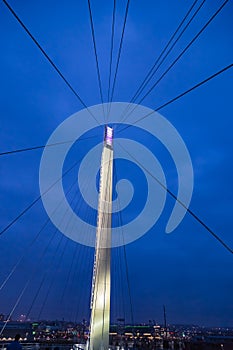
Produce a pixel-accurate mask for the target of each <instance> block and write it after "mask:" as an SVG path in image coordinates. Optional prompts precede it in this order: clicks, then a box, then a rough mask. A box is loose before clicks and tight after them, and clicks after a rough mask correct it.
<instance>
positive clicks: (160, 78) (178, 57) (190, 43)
mask: <svg viewBox="0 0 233 350" xmlns="http://www.w3.org/2000/svg"><path fill="white" fill-rule="evenodd" d="M228 1H229V0H225V1H224V3H223V4H222V5H221V6H220V7H219V8H218V10H217V11H215V13H214V14H213V15H212V16H211V18H210V19H209V20H208V21H207V22H206V23H205V25H204V26H203V27H202V28H201V30H200V31H199V32H198V33H197V34H196V35H195V36H194V38H193V39H192V40H191V41H190V42H189V43H188V45H187V46H186V47H185V48H184V49H183V51H182V52H181V53H180V54H179V55H178V56H177V57H176V59H175V60H174V61H173V62H172V64H171V65H170V66H169V67H168V68H167V69H166V70H165V72H164V73H163V74H162V75H161V76H160V77H159V78H158V79H157V81H156V82H155V83H154V84H153V85H152V86H151V88H150V89H149V90H148V92H147V93H146V94H145V95H143V97H142V98H141V99H140V101H139V102H138V105H140V104H141V103H142V101H144V99H145V98H146V97H147V96H148V95H149V94H150V93H151V92H152V91H153V90H154V88H155V87H156V86H157V85H158V83H159V82H160V81H161V80H162V79H163V78H164V77H165V75H166V74H167V73H168V72H169V71H170V69H171V68H172V67H173V66H174V65H175V64H176V62H178V60H179V59H180V58H181V57H182V56H183V54H184V53H185V52H186V51H187V50H188V49H189V47H190V46H191V45H192V44H193V43H194V42H195V41H196V39H197V38H198V37H199V36H200V35H201V34H202V32H203V31H204V30H205V29H206V28H207V27H208V25H209V24H210V23H211V22H212V21H213V20H214V18H215V17H216V16H217V15H218V14H219V12H220V11H221V10H222V9H223V8H224V6H225V5H226V4H227V3H228ZM136 108H137V105H136V106H134V108H133V109H132V110H131V111H130V112H129V114H128V115H126V116H125V118H124V119H123V121H125V120H126V119H127V118H128V117H129V116H130V115H131V114H132V112H133V111H134V110H135V109H136Z"/></svg>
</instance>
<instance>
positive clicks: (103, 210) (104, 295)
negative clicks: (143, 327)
mask: <svg viewBox="0 0 233 350" xmlns="http://www.w3.org/2000/svg"><path fill="white" fill-rule="evenodd" d="M112 177H113V148H112V129H111V128H109V127H106V129H105V141H104V147H103V152H102V159H101V170H100V191H99V203H98V219H97V229H96V247H95V261H94V269H93V281H92V300H91V309H92V311H91V324H90V343H89V349H90V350H100V349H101V350H108V349H109V325H110V284H111V276H110V268H111V267H110V265H111V224H112Z"/></svg>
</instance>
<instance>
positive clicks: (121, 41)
mask: <svg viewBox="0 0 233 350" xmlns="http://www.w3.org/2000/svg"><path fill="white" fill-rule="evenodd" d="M129 4H130V0H127V4H126V9H125V17H124V23H123V28H122V33H121V40H120V46H119V50H118V55H117V63H116V70H115V74H114V79H113V84H112V92H111V98H110V102H112V100H113V95H114V91H115V85H116V78H117V73H118V68H119V63H120V57H121V51H122V45H123V39H124V34H125V27H126V21H127V17H128V12H129Z"/></svg>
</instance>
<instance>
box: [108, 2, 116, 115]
mask: <svg viewBox="0 0 233 350" xmlns="http://www.w3.org/2000/svg"><path fill="white" fill-rule="evenodd" d="M115 17H116V0H113V11H112V28H111V32H112V34H111V48H110V60H109V74H108V102H109V99H110V85H111V78H112V55H113V44H114V34H115ZM108 113H109V112H108ZM108 113H107V114H108Z"/></svg>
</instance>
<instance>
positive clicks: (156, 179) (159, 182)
mask: <svg viewBox="0 0 233 350" xmlns="http://www.w3.org/2000/svg"><path fill="white" fill-rule="evenodd" d="M118 144H119V146H120V147H121V148H122V149H123V150H124V151H125V152H126V153H127V154H128V155H129V156H130V157H131V158H132V159H133V160H134V161H135V162H136V163H137V164H138V165H139V166H140V167H142V168H143V169H144V170H145V171H146V172H147V173H148V174H149V175H150V176H151V177H152V178H153V179H154V180H155V181H156V182H157V183H158V184H159V185H160V186H161V187H162V188H163V189H164V190H165V191H166V192H167V193H168V194H169V195H170V196H171V197H172V198H174V199H175V200H176V201H177V202H178V203H179V204H180V205H181V206H182V207H183V208H185V210H187V212H188V213H189V214H190V215H191V216H192V217H193V218H194V219H195V220H196V221H198V222H199V224H201V225H202V226H203V227H204V228H205V229H206V230H207V231H208V232H209V233H210V234H211V235H212V236H213V237H214V238H215V239H216V240H217V241H219V243H220V244H221V245H222V246H223V247H224V248H226V249H227V250H228V251H229V252H230V253H231V254H233V249H231V248H230V247H229V246H228V245H227V244H226V243H225V242H224V241H223V240H222V239H221V238H220V237H219V236H218V235H217V234H216V233H215V232H214V231H213V230H211V229H210V227H209V226H207V225H206V224H205V223H204V221H202V220H201V219H200V218H199V217H198V216H197V215H196V214H195V213H194V212H193V211H192V210H191V209H189V208H188V207H187V206H186V205H185V204H184V203H183V202H182V201H181V200H180V199H179V198H178V197H177V196H176V195H175V194H174V193H173V192H172V191H171V190H169V189H168V188H167V187H166V186H165V185H164V184H163V183H162V182H161V181H160V180H159V179H158V178H157V177H156V176H155V175H154V174H152V173H151V172H150V171H149V170H148V169H147V168H146V167H145V166H144V165H143V164H141V162H139V161H138V160H137V159H136V158H135V157H134V156H133V155H132V154H130V153H129V152H128V151H127V150H126V149H125V147H123V146H122V145H121V144H120V143H118Z"/></svg>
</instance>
